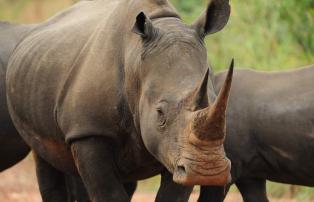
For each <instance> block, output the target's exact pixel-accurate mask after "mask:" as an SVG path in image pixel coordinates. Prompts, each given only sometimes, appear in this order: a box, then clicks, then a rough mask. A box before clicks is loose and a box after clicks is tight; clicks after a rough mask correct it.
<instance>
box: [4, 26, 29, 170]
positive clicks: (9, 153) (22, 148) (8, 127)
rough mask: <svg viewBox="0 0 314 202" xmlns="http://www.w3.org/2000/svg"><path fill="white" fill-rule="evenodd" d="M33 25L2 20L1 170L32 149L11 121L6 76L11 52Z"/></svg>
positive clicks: (20, 158)
mask: <svg viewBox="0 0 314 202" xmlns="http://www.w3.org/2000/svg"><path fill="white" fill-rule="evenodd" d="M33 27H34V26H33V25H16V24H11V23H6V22H0V47H1V48H0V143H1V146H0V172H1V171H3V170H5V169H7V168H9V167H11V166H13V165H14V164H16V163H17V162H19V161H20V160H22V159H23V158H24V157H25V156H26V155H27V154H28V153H29V151H30V148H29V147H28V145H27V144H26V143H25V142H24V140H23V139H22V138H21V137H20V136H19V134H18V132H17V131H16V129H15V127H14V125H13V123H12V121H11V118H10V115H9V112H8V107H7V100H6V89H5V76H6V70H7V64H8V61H9V57H10V55H11V53H12V52H13V50H14V48H15V47H16V45H17V44H18V42H19V41H20V40H21V39H22V38H23V37H24V36H25V35H26V34H27V33H28V32H29V31H30V30H31V29H32V28H33Z"/></svg>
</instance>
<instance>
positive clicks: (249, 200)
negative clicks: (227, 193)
mask: <svg viewBox="0 0 314 202" xmlns="http://www.w3.org/2000/svg"><path fill="white" fill-rule="evenodd" d="M236 185H237V187H238V189H239V191H240V192H241V195H242V198H243V201H244V202H268V199H267V194H266V180H264V179H239V180H237V182H236Z"/></svg>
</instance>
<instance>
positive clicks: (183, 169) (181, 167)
mask: <svg viewBox="0 0 314 202" xmlns="http://www.w3.org/2000/svg"><path fill="white" fill-rule="evenodd" d="M177 170H178V173H179V174H180V175H185V174H186V170H185V167H184V166H183V165H180V166H177Z"/></svg>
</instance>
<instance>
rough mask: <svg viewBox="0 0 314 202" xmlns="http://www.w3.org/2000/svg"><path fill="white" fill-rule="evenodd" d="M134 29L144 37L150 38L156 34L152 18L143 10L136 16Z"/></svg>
mask: <svg viewBox="0 0 314 202" xmlns="http://www.w3.org/2000/svg"><path fill="white" fill-rule="evenodd" d="M132 31H133V32H134V33H136V34H138V35H140V36H141V37H142V38H143V39H149V38H151V37H152V36H153V35H154V31H155V28H154V26H153V24H152V22H151V20H150V19H149V18H148V17H147V16H146V15H145V14H144V13H143V12H140V13H139V14H138V15H137V16H136V21H135V24H134V26H133V29H132Z"/></svg>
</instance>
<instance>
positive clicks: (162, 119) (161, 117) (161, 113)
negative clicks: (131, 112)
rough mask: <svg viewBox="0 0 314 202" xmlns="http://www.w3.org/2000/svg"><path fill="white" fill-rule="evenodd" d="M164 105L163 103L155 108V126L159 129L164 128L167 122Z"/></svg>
mask: <svg viewBox="0 0 314 202" xmlns="http://www.w3.org/2000/svg"><path fill="white" fill-rule="evenodd" d="M166 108H167V107H166V104H165V103H163V104H161V105H159V106H158V107H157V108H156V112H157V124H158V126H159V127H161V128H162V127H164V126H165V125H166V122H167V116H166V114H167V112H166Z"/></svg>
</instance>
